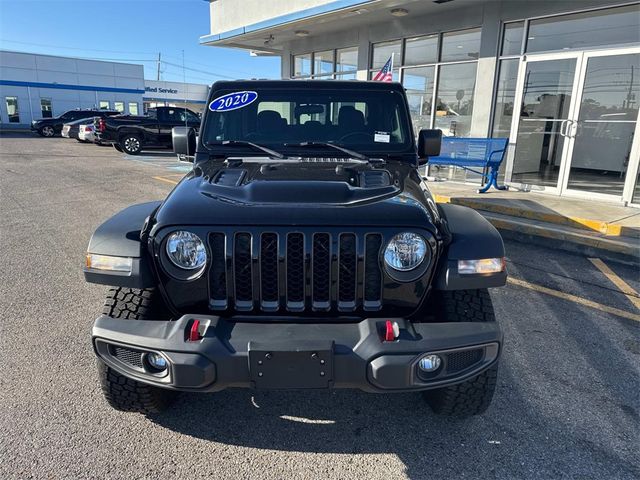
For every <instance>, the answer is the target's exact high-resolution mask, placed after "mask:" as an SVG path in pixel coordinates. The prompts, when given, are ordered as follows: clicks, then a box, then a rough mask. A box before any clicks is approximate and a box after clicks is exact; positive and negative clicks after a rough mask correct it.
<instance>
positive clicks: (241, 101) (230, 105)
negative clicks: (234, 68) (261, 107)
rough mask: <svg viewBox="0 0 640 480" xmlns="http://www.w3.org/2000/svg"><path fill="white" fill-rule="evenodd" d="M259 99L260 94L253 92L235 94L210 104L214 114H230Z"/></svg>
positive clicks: (223, 96)
mask: <svg viewBox="0 0 640 480" xmlns="http://www.w3.org/2000/svg"><path fill="white" fill-rule="evenodd" d="M257 99H258V94H257V93H256V92H252V91H248V90H246V91H243V92H233V93H227V94H226V95H222V96H221V97H218V98H216V99H215V100H214V101H213V102H211V103H210V104H209V110H211V111H212V112H228V111H229V110H236V109H238V108H243V107H246V106H247V105H250V104H252V103H253V102H255V101H256V100H257Z"/></svg>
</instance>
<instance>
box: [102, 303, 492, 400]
mask: <svg viewBox="0 0 640 480" xmlns="http://www.w3.org/2000/svg"><path fill="white" fill-rule="evenodd" d="M196 318H197V319H198V320H199V321H200V332H201V334H202V339H201V340H197V341H189V340H188V338H189V331H190V329H191V327H192V325H193V323H194V320H196ZM391 320H392V321H394V322H397V323H398V326H399V327H400V334H399V336H398V337H397V339H396V340H395V341H383V338H384V335H383V331H384V328H385V321H386V320H383V319H377V318H370V319H364V320H362V321H360V322H359V323H348V324H345V323H341V324H327V323H324V324H318V323H313V324H311V323H295V324H294V323H275V322H271V323H269V322H261V323H248V322H234V321H230V320H228V319H224V318H221V317H217V316H201V315H198V316H192V315H185V316H183V317H181V318H180V319H179V320H176V321H170V322H168V321H143V320H139V321H128V320H122V319H114V318H111V317H107V316H101V317H99V318H98V319H97V320H96V321H95V323H94V326H93V332H92V340H93V346H94V349H95V352H96V354H97V355H98V357H100V358H101V359H102V360H103V361H104V362H105V363H106V364H107V365H109V366H110V367H111V368H113V369H114V370H116V371H118V372H120V373H121V374H123V375H125V376H127V377H130V378H132V379H135V380H137V381H140V382H143V383H148V384H151V385H156V386H159V387H165V388H169V389H174V390H184V391H203V392H212V391H219V390H223V389H225V388H229V387H246V388H266V389H280V388H285V389H287V388H294V389H298V388H357V389H361V390H364V391H368V392H396V391H413V390H427V389H430V388H438V387H443V386H447V385H452V384H455V383H459V382H462V381H464V380H466V379H468V378H470V377H473V376H475V375H477V374H478V373H480V372H482V371H483V370H486V369H487V368H489V367H490V366H491V365H493V364H494V363H495V362H496V361H497V360H498V356H499V354H500V351H501V348H502V332H501V331H500V329H499V327H498V325H497V324H496V323H493V322H492V323H479V322H461V323H412V322H409V321H407V320H405V319H402V318H396V319H391ZM148 352H158V353H161V354H162V355H163V356H164V357H165V359H167V360H168V365H169V366H168V369H167V371H166V372H165V373H164V376H162V375H159V374H157V373H153V372H151V371H149V369H148V368H147V367H148V365H146V364H145V361H144V358H145V357H144V355H145V353H148ZM425 353H435V354H438V355H439V356H440V357H441V358H442V365H441V367H440V368H439V370H437V371H436V372H435V373H430V374H426V373H425V372H422V371H420V370H419V368H418V366H417V364H418V361H419V359H420V357H421V356H422V355H424V354H425Z"/></svg>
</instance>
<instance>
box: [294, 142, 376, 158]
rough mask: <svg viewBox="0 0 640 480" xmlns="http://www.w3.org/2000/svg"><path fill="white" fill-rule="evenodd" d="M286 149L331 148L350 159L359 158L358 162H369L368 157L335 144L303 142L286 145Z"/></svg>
mask: <svg viewBox="0 0 640 480" xmlns="http://www.w3.org/2000/svg"><path fill="white" fill-rule="evenodd" d="M284 146H285V147H316V148H317V147H330V148H334V149H336V150H340V151H341V152H342V153H346V154H347V155H349V156H350V157H353V158H357V159H358V160H368V158H367V157H366V155H363V154H362V153H359V152H354V151H353V150H349V149H348V148H344V147H341V146H340V145H336V144H335V143H330V142H301V143H285V144H284Z"/></svg>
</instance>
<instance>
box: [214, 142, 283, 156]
mask: <svg viewBox="0 0 640 480" xmlns="http://www.w3.org/2000/svg"><path fill="white" fill-rule="evenodd" d="M207 145H224V146H225V147H228V146H231V147H235V146H241V147H251V148H253V149H254V150H260V151H262V152H264V153H266V154H267V155H269V156H270V157H275V158H284V155H283V154H281V153H280V152H276V151H275V150H271V149H270V148H267V147H263V146H262V145H258V144H257V143H253V142H247V141H244V140H223V141H222V142H207Z"/></svg>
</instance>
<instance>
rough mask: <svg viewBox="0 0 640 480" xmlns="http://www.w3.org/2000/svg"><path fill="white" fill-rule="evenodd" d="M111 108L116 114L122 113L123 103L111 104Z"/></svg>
mask: <svg viewBox="0 0 640 480" xmlns="http://www.w3.org/2000/svg"><path fill="white" fill-rule="evenodd" d="M113 108H114V110H116V111H117V112H120V113H124V102H113Z"/></svg>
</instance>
